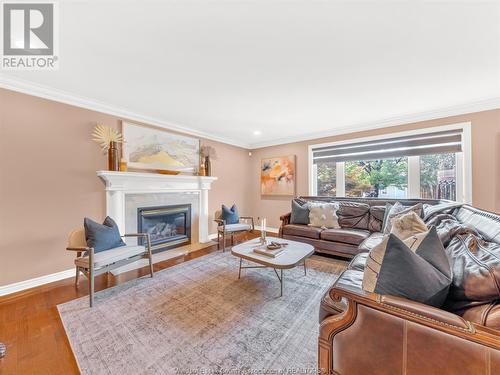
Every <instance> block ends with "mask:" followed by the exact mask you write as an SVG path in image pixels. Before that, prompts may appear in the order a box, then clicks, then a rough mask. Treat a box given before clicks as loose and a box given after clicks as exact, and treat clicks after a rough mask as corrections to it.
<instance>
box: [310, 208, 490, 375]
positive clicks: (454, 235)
mask: <svg viewBox="0 0 500 375" xmlns="http://www.w3.org/2000/svg"><path fill="white" fill-rule="evenodd" d="M446 217H447V218H452V219H453V220H456V221H457V222H458V223H460V225H462V224H463V226H464V227H467V228H472V229H471V230H473V231H474V232H475V234H470V232H468V231H465V232H464V231H462V232H460V231H457V230H456V228H455V229H454V228H453V224H447V221H446V220H448V222H450V223H451V222H452V220H449V219H447V218H445V220H444V221H443V223H444V225H441V228H444V232H442V233H441V234H442V235H443V237H442V238H443V240H444V241H446V249H447V254H453V255H452V257H456V258H455V259H450V255H448V256H449V259H450V264H452V269H453V271H454V284H453V285H452V287H451V290H450V293H449V295H448V299H447V302H446V303H445V305H444V307H443V308H441V309H439V308H435V307H431V306H427V305H424V304H421V303H418V302H413V301H410V300H407V299H405V298H399V297H394V296H388V295H380V294H376V293H367V292H365V291H363V289H362V288H361V283H362V279H363V270H364V265H365V262H366V258H367V251H369V250H370V249H371V248H373V246H375V244H377V243H378V241H380V239H381V235H378V238H377V237H376V236H374V235H370V236H369V237H368V239H365V240H364V242H363V243H362V244H363V245H362V246H361V247H362V248H360V249H359V250H358V251H360V252H361V253H360V254H359V255H357V256H356V257H354V259H352V261H351V262H350V264H349V266H348V268H347V270H345V271H344V272H343V273H342V274H341V276H340V277H339V278H338V279H337V281H336V282H335V283H334V285H333V286H332V287H331V289H330V290H329V291H328V292H327V293H326V294H325V296H324V297H323V299H322V301H321V307H320V333H319V345H318V365H319V369H321V371H322V372H321V373H324V374H342V375H358V374H359V375H365V374H370V375H378V374H383V375H394V374H405V375H417V374H436V375H451V374H459V375H467V374H471V375H472V374H474V375H476V374H484V375H493V374H500V215H497V214H494V213H490V212H486V211H482V210H478V209H476V208H473V207H471V206H467V205H464V206H462V207H460V208H456V209H454V210H453V211H452V212H451V213H449V214H447V216H446ZM447 225H449V227H447ZM455 227H456V226H455ZM462 228H463V227H462ZM450 233H451V234H450ZM456 279H457V280H458V281H456ZM455 284H457V285H455ZM458 284H460V285H458Z"/></svg>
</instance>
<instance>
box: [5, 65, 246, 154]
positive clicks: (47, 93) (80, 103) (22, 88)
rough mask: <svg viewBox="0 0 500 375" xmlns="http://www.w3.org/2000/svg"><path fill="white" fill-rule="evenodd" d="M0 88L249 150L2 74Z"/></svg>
mask: <svg viewBox="0 0 500 375" xmlns="http://www.w3.org/2000/svg"><path fill="white" fill-rule="evenodd" d="M0 87H1V88H4V89H7V90H12V91H17V92H21V93H23V94H28V95H33V96H37V97H40V98H44V99H49V100H53V101H56V102H60V103H64V104H69V105H73V106H76V107H80V108H85V109H90V110H92V111H96V112H101V113H105V114H107V115H112V116H116V117H119V118H120V119H122V120H127V121H130V122H140V123H144V124H148V125H153V126H157V127H160V128H164V129H167V130H174V131H177V132H180V133H184V134H188V135H192V136H195V137H200V138H205V139H209V140H212V141H217V142H221V143H226V144H229V145H232V146H237V147H241V148H244V149H250V145H249V144H245V143H242V142H238V141H235V140H233V139H230V138H225V137H218V136H214V135H213V134H210V133H206V132H202V131H198V130H194V129H191V128H189V127H187V126H185V125H180V124H175V123H172V122H167V121H163V120H161V119H158V118H154V117H150V116H147V115H145V114H142V113H137V112H131V111H129V110H127V109H124V108H120V107H117V106H113V105H109V104H106V103H102V102H99V101H97V100H93V99H90V98H86V97H83V96H79V95H74V94H71V93H68V92H66V91H62V90H58V89H54V88H51V87H48V86H44V85H39V84H36V83H33V82H29V81H25V80H21V79H18V78H11V77H5V76H4V75H2V74H0Z"/></svg>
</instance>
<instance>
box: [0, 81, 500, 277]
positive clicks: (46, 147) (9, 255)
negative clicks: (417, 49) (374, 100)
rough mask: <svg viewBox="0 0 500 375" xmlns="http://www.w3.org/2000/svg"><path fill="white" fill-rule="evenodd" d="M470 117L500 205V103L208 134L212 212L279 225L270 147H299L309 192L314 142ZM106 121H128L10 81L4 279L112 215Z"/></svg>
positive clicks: (51, 263) (481, 172) (0, 248)
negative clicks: (368, 121)
mask: <svg viewBox="0 0 500 375" xmlns="http://www.w3.org/2000/svg"><path fill="white" fill-rule="evenodd" d="M464 121H470V122H471V123H472V142H473V147H472V152H473V155H472V157H473V160H472V161H473V203H474V205H476V206H478V207H482V208H485V209H488V210H491V211H497V212H499V211H500V110H495V111H485V112H479V113H473V114H469V115H463V116H456V117H449V118H444V119H440V120H434V121H426V122H421V123H415V124H408V125H404V126H397V127H392V128H386V129H380V130H374V131H366V132H359V133H353V134H348V135H342V136H337V137H329V138H322V139H316V140H312V141H307V142H297V143H291V144H286V145H281V146H275V147H267V148H262V149H258V150H254V151H253V152H252V154H253V155H252V157H249V156H248V150H244V149H242V148H239V147H234V146H230V145H226V144H222V143H218V142H213V141H209V140H202V143H203V144H210V145H212V146H214V147H215V148H216V150H217V154H218V159H217V160H215V161H214V162H213V171H214V175H215V176H217V177H218V178H219V180H218V181H216V182H215V183H214V184H213V186H212V190H211V191H210V194H209V201H210V203H209V204H210V207H209V211H210V215H211V217H210V219H212V218H213V212H215V210H216V209H218V207H220V204H221V203H227V204H232V203H233V202H235V203H236V204H237V205H238V206H239V208H240V212H241V213H242V214H250V215H253V216H255V217H258V216H259V217H267V218H268V225H269V226H274V227H277V226H279V215H280V214H283V213H285V212H288V211H289V207H290V199H289V198H284V199H283V198H265V197H261V195H260V186H259V175H260V159H261V158H262V157H269V156H279V155H287V154H295V155H297V195H301V194H307V193H308V181H307V169H308V167H307V147H308V145H309V144H315V143H323V142H329V141H337V140H343V139H350V138H354V137H365V136H371V135H377V134H385V133H390V132H396V131H401V130H409V129H415V128H420V127H429V126H437V125H444V124H453V123H458V122H464ZM97 122H99V123H103V124H106V125H110V126H114V127H116V128H119V126H120V119H119V118H117V117H114V116H109V115H105V114H102V113H98V112H94V111H90V110H86V109H82V108H78V107H74V106H70V105H66V104H62V103H57V102H53V101H50V100H45V99H41V98H37V97H33V96H29V95H25V94H20V93H16V92H12V91H8V90H3V89H0V209H1V214H0V235H1V236H0V237H1V241H0V285H5V284H10V283H14V282H18V281H22V280H26V279H30V278H34V277H38V276H43V275H47V274H51V273H55V272H59V271H63V270H67V269H69V268H71V267H72V265H73V263H72V262H73V257H72V255H73V254H68V253H67V252H66V251H65V250H64V248H65V246H66V236H67V233H68V232H69V231H70V230H71V229H72V228H74V227H77V226H79V225H81V224H82V220H83V217H84V216H89V217H92V218H95V219H102V218H103V217H104V215H105V196H104V185H103V183H102V182H101V181H100V180H99V179H98V178H97V177H96V174H95V172H96V170H100V169H106V157H105V155H103V154H102V153H101V151H100V149H99V146H98V145H97V144H96V143H95V142H93V141H91V139H90V133H91V131H92V128H93V126H94V125H95V124H96V123H97ZM210 225H211V227H210V228H211V229H210V232H211V233H214V232H215V226H214V224H213V223H212V222H211V224H210Z"/></svg>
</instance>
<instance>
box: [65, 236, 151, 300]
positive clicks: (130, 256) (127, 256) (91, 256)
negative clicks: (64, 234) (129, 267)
mask: <svg viewBox="0 0 500 375" xmlns="http://www.w3.org/2000/svg"><path fill="white" fill-rule="evenodd" d="M121 237H143V238H144V242H145V244H146V245H145V246H144V245H127V246H120V247H115V248H112V249H109V250H104V251H100V252H97V253H96V252H94V248H92V247H89V246H87V241H86V239H85V230H84V229H83V228H79V229H75V230H73V231H72V232H71V233H70V234H69V237H68V247H66V250H70V251H76V259H75V266H76V277H75V286H76V287H78V282H79V279H80V273H83V274H84V275H85V276H86V277H87V279H88V283H89V298H90V307H92V306H93V305H94V278H95V277H96V276H98V275H101V274H103V273H106V272H109V271H111V270H113V269H115V268H118V267H122V266H124V265H126V264H129V263H132V262H136V261H138V260H140V259H145V258H146V259H148V260H149V272H150V275H151V277H153V254H152V252H151V240H150V238H149V234H147V233H133V234H125V235H123V236H121Z"/></svg>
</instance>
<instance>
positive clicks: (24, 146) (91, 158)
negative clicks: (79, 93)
mask: <svg viewBox="0 0 500 375" xmlns="http://www.w3.org/2000/svg"><path fill="white" fill-rule="evenodd" d="M97 122H99V123H103V124H106V125H110V126H114V127H116V128H119V127H120V119H119V118H116V117H114V116H108V115H105V114H102V113H98V112H94V111H90V110H86V109H82V108H78V107H74V106H70V105H66V104H61V103H57V102H54V101H49V100H45V99H41V98H37V97H33V96H29V95H24V94H20V93H15V92H12V91H8V90H3V89H0V209H1V214H0V234H1V236H0V237H1V241H0V285H5V284H10V283H14V282H18V281H22V280H26V279H30V278H34V277H38V276H43V275H47V274H51V273H55V272H59V271H64V270H67V269H69V268H71V267H72V266H73V256H74V254H70V253H69V252H67V251H65V250H64V248H65V246H66V238H67V234H68V233H69V231H70V230H71V229H72V228H75V227H78V226H80V225H82V221H83V217H84V216H89V217H91V218H95V219H97V220H102V219H103V218H104V216H105V195H104V184H103V183H102V182H101V181H100V180H99V178H98V177H97V176H96V171H97V170H101V169H106V168H107V159H106V156H105V155H103V154H102V152H101V151H100V149H99V146H98V144H97V143H95V142H93V141H92V140H91V137H90V134H91V132H92V128H93V127H94V125H95V124H96V123H97ZM202 144H210V145H213V146H214V147H215V148H216V150H217V154H218V160H215V161H214V162H213V170H214V175H216V176H218V177H219V180H218V181H216V182H214V184H213V185H212V190H211V191H210V193H209V211H210V215H211V218H212V217H213V212H214V211H215V210H216V209H217V208H218V207H220V204H221V203H222V202H225V203H227V204H232V203H233V202H236V203H237V205H238V206H239V207H240V209H241V211H242V212H247V211H248V202H249V199H248V198H249V194H248V191H247V186H248V185H247V183H246V181H245V179H246V177H247V168H245V167H242V166H246V165H247V163H248V151H247V150H244V149H241V148H239V147H234V146H229V145H226V144H222V143H218V142H213V141H208V140H202ZM228 161H229V162H228ZM210 232H211V233H215V227H214V225H213V224H211V228H210Z"/></svg>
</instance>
